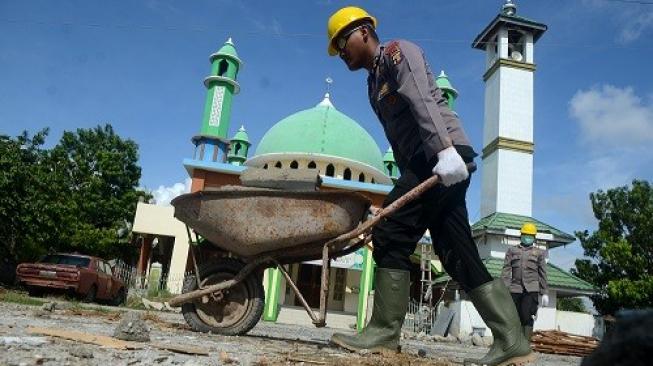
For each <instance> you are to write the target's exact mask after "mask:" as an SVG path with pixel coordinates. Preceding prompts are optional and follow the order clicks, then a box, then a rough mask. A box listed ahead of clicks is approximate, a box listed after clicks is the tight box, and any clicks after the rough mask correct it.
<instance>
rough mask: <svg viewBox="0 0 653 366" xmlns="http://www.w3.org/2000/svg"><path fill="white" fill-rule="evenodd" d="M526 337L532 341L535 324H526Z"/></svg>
mask: <svg viewBox="0 0 653 366" xmlns="http://www.w3.org/2000/svg"><path fill="white" fill-rule="evenodd" d="M524 337H526V340H527V341H529V342H530V341H531V338H532V337H533V326H532V325H524Z"/></svg>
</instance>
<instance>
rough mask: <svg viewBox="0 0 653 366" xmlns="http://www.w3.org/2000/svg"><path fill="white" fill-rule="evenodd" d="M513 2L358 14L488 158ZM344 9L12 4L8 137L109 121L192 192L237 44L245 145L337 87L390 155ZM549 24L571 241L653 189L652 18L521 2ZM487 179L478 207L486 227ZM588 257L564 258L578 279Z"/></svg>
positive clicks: (473, 206) (337, 96)
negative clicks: (431, 74) (490, 27)
mask: <svg viewBox="0 0 653 366" xmlns="http://www.w3.org/2000/svg"><path fill="white" fill-rule="evenodd" d="M502 3H503V1H501V0H474V1H471V0H469V1H432V0H431V1H410V2H408V1H383V2H381V1H360V2H357V3H356V4H357V5H360V6H363V7H365V8H366V9H368V10H369V11H370V12H371V13H372V14H374V15H375V16H376V17H377V18H378V20H379V29H378V32H379V34H380V36H381V38H382V39H386V40H387V39H391V38H405V39H409V40H413V41H415V42H416V43H418V44H419V45H420V46H422V48H423V49H424V51H425V53H426V55H427V57H428V59H429V62H430V64H431V66H432V67H433V69H434V71H436V72H437V71H439V70H440V69H444V70H445V71H446V72H447V74H448V75H449V76H450V79H451V81H452V83H453V84H454V86H455V87H456V88H457V89H458V91H459V92H460V97H459V99H458V102H457V106H456V109H457V111H458V113H459V114H460V115H461V117H462V119H463V121H464V123H465V127H466V129H467V132H468V134H469V136H470V138H471V140H472V142H473V144H474V146H475V148H476V149H477V150H478V151H480V150H481V148H482V147H481V136H482V127H483V91H484V85H483V82H482V78H481V76H482V74H483V71H484V54H483V52H481V51H478V50H474V49H472V48H471V47H470V44H471V41H472V40H473V39H474V37H475V36H476V35H477V34H478V33H479V32H480V31H481V30H482V29H483V28H484V27H485V26H486V25H487V24H488V23H489V21H490V20H491V19H492V18H493V17H494V16H495V15H496V14H497V13H498V11H499V9H500V6H501V4H502ZM349 4H351V3H350V2H340V1H325V0H323V1H276V2H271V1H219V0H213V1H199V0H198V1H186V2H182V1H154V0H143V1H111V2H108V1H93V0H84V1H81V0H80V1H68V0H60V1H30V0H21V1H18V0H16V1H14V0H0V133H1V134H9V135H17V134H19V133H20V132H21V131H22V130H25V129H26V130H28V131H31V132H35V131H37V130H39V129H41V128H43V127H50V130H51V135H50V139H49V141H48V143H49V144H50V145H52V144H54V143H56V141H57V140H58V139H59V137H60V136H61V133H62V132H63V131H64V130H74V129H76V128H80V127H84V128H88V127H93V126H95V125H97V124H101V123H105V122H109V123H111V124H112V125H113V126H114V127H115V128H116V130H117V131H118V133H119V134H121V135H122V136H124V137H128V138H131V139H133V140H135V141H136V142H137V143H138V144H139V146H140V164H141V165H142V167H143V176H142V180H141V185H142V186H143V187H146V188H148V189H151V190H156V191H157V192H159V193H161V194H164V195H165V194H170V193H171V192H176V191H179V190H180V189H182V188H183V186H184V182H185V180H186V179H187V174H186V172H185V170H184V169H183V167H182V165H181V161H182V159H184V158H187V157H190V156H191V154H192V150H193V147H192V144H191V142H190V138H191V136H193V135H194V134H196V133H197V132H198V131H199V128H200V121H201V117H202V111H203V106H204V102H205V96H206V94H205V88H204V86H203V84H202V80H203V79H204V77H205V76H207V75H208V72H209V63H208V56H209V55H210V54H211V53H212V52H214V51H216V50H217V49H218V48H219V47H220V46H221V45H222V43H223V42H224V41H225V40H226V39H227V38H228V37H233V39H234V42H235V44H236V47H237V49H238V52H239V55H240V56H241V58H242V59H243V61H244V62H245V66H244V68H243V69H242V70H241V72H240V74H239V82H240V84H241V87H242V91H241V93H240V94H239V95H238V96H237V97H236V98H235V100H234V106H233V113H232V121H231V134H233V133H234V132H235V130H236V129H237V128H238V127H239V126H240V125H241V124H244V125H245V127H246V128H247V130H248V133H249V136H250V138H251V140H252V141H253V142H254V144H256V143H257V142H258V141H259V140H260V139H261V137H262V135H263V134H264V133H265V131H266V130H267V129H268V128H270V127H271V126H272V125H273V124H274V123H276V122H277V121H279V120H280V119H282V118H283V117H285V116H287V115H289V114H291V113H294V112H296V111H299V110H302V109H306V108H309V107H312V106H313V105H315V104H317V103H318V102H319V101H320V100H321V98H322V96H323V94H324V91H325V83H324V79H325V78H326V77H327V76H328V77H331V78H332V79H333V80H334V84H333V86H332V100H333V102H334V104H335V106H336V107H337V108H338V109H339V110H340V111H342V112H344V113H345V114H347V115H349V116H350V117H352V118H354V119H355V120H356V121H358V122H359V123H360V124H361V125H362V126H363V127H364V128H366V129H367V130H368V131H369V132H370V134H372V136H373V137H374V138H375V139H376V141H377V142H378V144H379V147H380V149H382V150H385V149H386V148H387V146H388V144H387V142H386V140H385V137H384V136H383V132H382V130H381V128H380V125H379V123H378V121H377V120H376V117H375V116H374V115H373V113H372V111H371V109H370V107H369V104H368V102H367V98H366V87H365V78H366V74H365V72H363V71H361V72H357V73H351V72H349V71H347V70H346V68H345V67H344V65H343V64H342V63H341V62H340V61H339V60H338V59H337V58H330V57H327V55H326V35H325V33H326V29H325V28H326V20H327V18H328V17H329V15H330V14H331V13H332V12H333V11H335V10H336V9H338V8H339V7H341V6H344V5H349ZM517 5H518V14H520V15H523V16H526V17H529V18H532V19H534V20H537V21H540V22H543V23H545V24H547V25H548V26H549V30H548V32H547V33H546V34H545V35H544V36H543V37H542V38H541V39H540V41H539V42H538V43H537V44H536V50H535V58H536V64H537V72H536V76H535V149H536V152H535V163H534V164H535V173H534V174H535V176H534V178H535V185H534V197H533V201H534V205H533V212H534V216H535V217H536V218H538V219H540V220H542V221H545V222H547V223H550V224H552V225H554V226H556V227H558V228H560V229H563V230H565V231H567V232H570V233H571V232H573V231H574V230H579V229H592V228H594V227H595V225H596V223H595V220H594V219H593V217H592V212H591V208H590V205H589V200H588V194H589V193H590V192H592V191H595V190H597V189H601V188H603V189H605V188H609V187H613V186H616V185H622V184H627V183H628V182H630V181H631V180H632V179H633V178H639V179H648V180H651V178H652V175H653V154H651V153H650V152H649V149H648V146H650V145H651V144H652V143H653V73H652V72H651V71H650V70H649V67H650V64H651V60H653V42H651V40H650V39H651V37H652V36H653V4H637V3H629V1H628V0H623V1H607V0H549V1H536V0H529V1H526V0H522V1H517ZM479 177H480V175H477V178H476V179H475V180H474V182H473V184H472V187H471V188H470V192H469V200H468V206H469V211H470V218H471V219H472V220H473V221H475V220H478V219H479V218H480V217H479V207H480V203H479V195H480V184H479V181H480V179H479ZM581 253H582V251H581V249H580V247H579V245H578V244H573V245H570V246H568V247H566V248H559V249H556V250H554V251H552V252H551V258H552V260H553V261H554V262H555V263H557V264H560V265H562V266H563V267H569V266H570V264H571V263H573V259H574V258H575V257H576V256H578V255H580V254H581Z"/></svg>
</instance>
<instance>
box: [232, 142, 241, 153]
mask: <svg viewBox="0 0 653 366" xmlns="http://www.w3.org/2000/svg"><path fill="white" fill-rule="evenodd" d="M240 148H241V146H240V143H236V146H235V148H234V155H238V153H239V152H240Z"/></svg>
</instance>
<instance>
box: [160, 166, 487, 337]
mask: <svg viewBox="0 0 653 366" xmlns="http://www.w3.org/2000/svg"><path fill="white" fill-rule="evenodd" d="M468 169H469V170H470V172H471V171H473V170H474V169H475V165H473V163H471V164H468ZM438 180H439V177H438V176H432V177H430V178H429V179H427V180H426V181H424V182H422V183H421V184H420V185H418V186H417V187H415V188H414V189H412V190H411V191H410V192H408V193H406V194H405V195H404V196H402V197H401V198H399V199H397V200H396V201H394V202H393V203H392V204H390V205H389V206H387V207H385V208H384V209H382V210H378V211H376V212H375V213H373V215H370V214H369V213H370V212H369V209H370V201H369V199H367V198H366V197H365V196H363V195H362V194H359V193H356V192H347V191H284V190H273V189H265V188H255V187H242V186H225V187H221V188H218V189H212V190H204V191H199V192H195V193H190V194H185V195H181V196H179V197H177V198H175V199H174V200H172V202H171V203H172V205H173V206H174V207H175V217H176V218H178V219H179V220H180V221H182V222H184V223H185V224H186V227H187V231H188V236H189V240H190V241H191V244H193V245H191V248H190V254H191V259H192V264H193V268H194V272H195V273H194V275H193V276H187V278H186V279H185V280H184V285H183V290H182V294H180V295H178V296H176V297H174V298H172V299H171V300H170V301H169V304H170V306H173V307H179V306H181V308H182V314H183V316H184V318H185V320H186V322H187V323H188V324H189V325H190V326H191V328H192V329H193V330H195V331H200V332H212V333H216V334H222V335H242V334H245V333H247V332H248V331H249V330H251V329H252V328H253V327H254V326H255V325H256V324H257V323H258V321H259V320H260V318H261V315H262V313H263V307H264V302H265V299H264V297H265V296H264V292H263V286H262V283H263V278H262V277H263V270H265V269H267V268H274V267H276V268H278V269H279V270H280V272H281V273H282V274H283V276H284V277H285V279H286V281H287V283H288V285H289V286H290V288H291V289H292V291H293V292H294V293H295V295H296V298H297V299H298V300H299V302H300V303H301V304H302V306H303V307H304V309H305V310H306V312H307V313H308V315H309V317H310V318H311V320H312V322H313V324H314V325H315V326H317V327H324V326H325V325H326V309H327V299H328V289H329V272H330V264H331V259H334V258H337V257H341V256H345V255H347V254H350V253H352V252H354V251H356V250H358V249H360V248H361V247H363V246H365V245H367V246H368V247H370V248H371V244H370V242H371V234H370V232H371V229H372V227H373V226H374V225H376V224H377V223H378V222H379V221H380V220H381V219H383V218H384V217H386V216H388V215H389V214H391V213H392V212H394V211H396V210H397V209H399V208H400V207H402V206H404V205H405V204H406V203H408V202H410V201H412V200H414V199H415V198H417V197H419V196H420V195H421V194H422V193H423V192H425V191H427V190H428V189H430V188H432V187H433V186H435V185H436V184H437V183H438ZM368 217H370V218H369V219H367V218H368ZM191 231H192V232H194V234H195V238H194V239H195V240H193V237H192V235H191ZM200 237H201V239H200ZM202 241H204V242H208V243H210V244H211V245H212V247H213V249H216V250H217V251H218V252H219V253H221V254H220V255H219V256H218V257H217V258H215V257H214V258H211V259H210V260H206V261H204V262H205V263H200V261H199V260H198V259H200V258H199V253H196V252H197V248H196V245H194V244H197V243H200V242H202ZM316 259H321V260H322V272H321V283H320V306H319V310H318V311H317V312H315V311H313V309H311V307H310V306H309V305H308V302H307V301H306V299H305V298H304V296H303V295H302V294H301V292H300V291H299V289H298V287H297V285H296V284H295V282H294V281H293V280H292V278H291V276H290V274H289V273H288V271H287V270H286V269H285V268H284V266H283V265H284V264H291V263H300V262H304V261H309V260H316Z"/></svg>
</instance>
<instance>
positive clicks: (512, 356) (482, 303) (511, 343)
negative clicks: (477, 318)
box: [465, 279, 535, 366]
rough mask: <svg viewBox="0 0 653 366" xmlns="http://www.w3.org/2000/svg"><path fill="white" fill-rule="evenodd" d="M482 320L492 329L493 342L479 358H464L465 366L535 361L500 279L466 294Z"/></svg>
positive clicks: (518, 363) (504, 365)
mask: <svg viewBox="0 0 653 366" xmlns="http://www.w3.org/2000/svg"><path fill="white" fill-rule="evenodd" d="M469 297H470V298H471V300H472V303H474V306H475V307H476V310H477V311H478V313H479V314H480V315H481V318H483V321H484V322H485V324H487V326H488V327H489V328H490V329H491V330H492V335H493V336H494V342H493V343H492V347H491V348H490V351H489V352H488V353H487V354H486V355H485V356H484V357H483V358H481V359H466V360H465V365H484V366H508V365H514V366H523V365H527V364H529V363H530V362H533V361H535V354H534V353H533V352H532V351H531V347H530V344H529V342H528V341H527V340H526V338H525V337H524V331H523V328H522V326H521V323H520V321H519V316H518V315H517V309H516V308H515V304H514V303H513V301H512V298H511V297H510V292H508V289H507V288H506V286H505V285H504V284H503V281H501V280H500V279H497V280H494V281H490V282H488V283H485V284H483V285H481V286H479V287H477V288H475V289H473V290H472V291H470V292H469Z"/></svg>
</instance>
